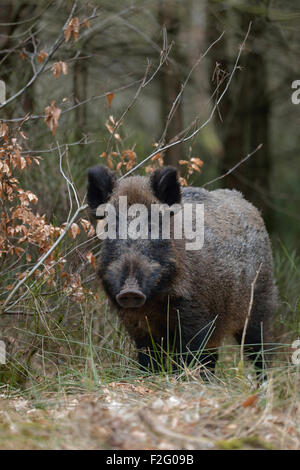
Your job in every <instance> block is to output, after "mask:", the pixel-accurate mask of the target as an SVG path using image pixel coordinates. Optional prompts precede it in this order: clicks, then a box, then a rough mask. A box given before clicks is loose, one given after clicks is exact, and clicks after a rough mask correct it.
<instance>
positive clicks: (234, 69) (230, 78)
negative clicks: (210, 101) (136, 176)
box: [122, 22, 252, 179]
mask: <svg viewBox="0 0 300 470" xmlns="http://www.w3.org/2000/svg"><path fill="white" fill-rule="evenodd" d="M251 24H252V23H251V22H250V23H249V27H248V31H247V33H246V35H245V38H244V40H243V42H242V44H241V46H240V49H239V53H238V55H237V58H236V61H235V63H234V67H233V69H232V71H231V73H230V76H229V78H228V81H227V83H226V86H225V88H224V90H223V92H222V93H221V95H220V96H219V98H218V100H217V101H216V102H215V104H214V106H213V108H212V111H211V113H210V115H209V117H208V118H207V119H206V121H205V122H204V123H203V124H201V126H200V127H198V128H197V129H196V130H195V131H194V132H192V133H191V134H190V135H188V136H187V137H184V138H181V139H178V140H176V141H175V142H171V143H169V144H167V145H165V146H164V147H158V148H157V149H156V150H155V151H154V152H153V153H151V154H150V155H149V156H148V157H146V158H145V159H144V160H143V161H141V162H140V163H138V164H137V165H136V166H135V167H134V168H132V169H131V170H129V171H128V172H127V173H126V174H125V175H123V176H122V179H123V178H125V177H126V176H128V175H130V174H131V173H133V172H134V171H135V170H137V169H138V168H140V167H141V166H143V165H144V163H146V162H147V161H149V160H150V159H151V158H153V157H154V156H155V155H157V154H158V153H161V152H164V151H165V150H168V149H169V148H171V147H174V146H175V145H178V144H180V143H184V142H187V141H189V140H190V139H192V138H193V137H195V136H196V135H197V134H198V133H199V132H200V131H201V130H202V129H203V128H204V127H205V126H206V125H207V124H208V123H209V122H210V121H211V120H212V118H213V116H214V114H215V111H216V109H217V108H218V106H219V104H220V102H221V101H222V99H223V96H224V95H225V93H226V92H227V90H228V88H229V86H230V84H231V81H232V79H233V76H234V74H235V71H236V69H237V68H238V63H239V60H240V57H241V54H242V51H243V49H244V47H245V43H246V41H247V38H248V36H249V33H250V29H251Z"/></svg>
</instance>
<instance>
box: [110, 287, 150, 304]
mask: <svg viewBox="0 0 300 470" xmlns="http://www.w3.org/2000/svg"><path fill="white" fill-rule="evenodd" d="M116 301H117V302H118V304H119V305H120V307H123V308H138V307H142V306H143V305H144V303H145V302H146V296H145V295H144V294H143V292H141V291H140V290H138V289H122V290H121V292H119V294H118V295H117V296H116Z"/></svg>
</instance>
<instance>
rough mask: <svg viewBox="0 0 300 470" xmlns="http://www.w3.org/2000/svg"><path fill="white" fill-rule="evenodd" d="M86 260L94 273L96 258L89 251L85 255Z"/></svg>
mask: <svg viewBox="0 0 300 470" xmlns="http://www.w3.org/2000/svg"><path fill="white" fill-rule="evenodd" d="M86 259H87V260H88V262H89V263H90V265H91V266H92V268H93V270H94V271H96V258H95V256H94V255H93V253H92V252H91V251H89V252H88V253H87V254H86Z"/></svg>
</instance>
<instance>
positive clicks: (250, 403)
mask: <svg viewBox="0 0 300 470" xmlns="http://www.w3.org/2000/svg"><path fill="white" fill-rule="evenodd" d="M257 402H258V396H257V395H250V396H249V397H247V398H246V400H244V401H243V403H242V406H243V407H244V408H247V407H248V406H255V405H256V403H257Z"/></svg>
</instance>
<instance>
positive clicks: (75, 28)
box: [64, 16, 80, 42]
mask: <svg viewBox="0 0 300 470" xmlns="http://www.w3.org/2000/svg"><path fill="white" fill-rule="evenodd" d="M79 29H80V23H79V19H78V18H77V16H76V17H75V18H71V19H70V21H69V22H68V24H67V26H66V29H65V32H64V35H65V41H66V42H68V41H69V40H70V38H71V35H72V34H73V39H74V41H78V39H79Z"/></svg>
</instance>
